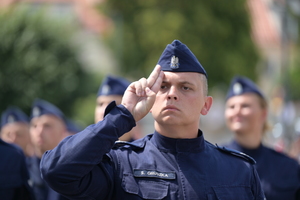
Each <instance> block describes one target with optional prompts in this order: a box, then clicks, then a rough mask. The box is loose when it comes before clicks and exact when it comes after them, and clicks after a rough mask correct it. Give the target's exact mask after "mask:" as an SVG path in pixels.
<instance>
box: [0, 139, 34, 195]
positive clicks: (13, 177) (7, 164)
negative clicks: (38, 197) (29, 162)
mask: <svg viewBox="0 0 300 200" xmlns="http://www.w3.org/2000/svg"><path fill="white" fill-rule="evenodd" d="M28 181H29V174H28V170H27V166H26V162H25V156H24V153H23V151H22V150H21V148H19V147H18V146H16V145H14V144H9V143H6V142H4V141H2V140H1V139H0V199H1V200H2V199H3V200H32V199H34V196H33V193H32V189H31V188H30V186H29V184H28Z"/></svg>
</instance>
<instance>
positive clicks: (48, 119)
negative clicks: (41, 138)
mask: <svg viewBox="0 0 300 200" xmlns="http://www.w3.org/2000/svg"><path fill="white" fill-rule="evenodd" d="M31 123H32V124H37V123H64V122H63V120H61V119H60V118H59V117H57V116H55V115H51V114H45V115H41V116H38V117H34V118H32V120H31Z"/></svg>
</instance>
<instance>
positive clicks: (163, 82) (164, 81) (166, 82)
mask: <svg viewBox="0 0 300 200" xmlns="http://www.w3.org/2000/svg"><path fill="white" fill-rule="evenodd" d="M168 83H170V81H167V80H163V81H162V84H168ZM178 84H188V85H196V84H194V83H191V82H189V81H179V83H178Z"/></svg>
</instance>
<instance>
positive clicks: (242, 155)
mask: <svg viewBox="0 0 300 200" xmlns="http://www.w3.org/2000/svg"><path fill="white" fill-rule="evenodd" d="M216 147H217V149H218V150H220V151H222V152H225V153H227V154H231V155H234V156H237V157H240V158H243V159H244V160H246V161H248V162H250V163H251V164H256V161H255V160H254V159H253V158H252V157H251V156H249V155H247V154H245V153H243V152H240V151H237V150H234V149H230V148H227V147H223V146H222V147H221V146H218V145H217V144H216Z"/></svg>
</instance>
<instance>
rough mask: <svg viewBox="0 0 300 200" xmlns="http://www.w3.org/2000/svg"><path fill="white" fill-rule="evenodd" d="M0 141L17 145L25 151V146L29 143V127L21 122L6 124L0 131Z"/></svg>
mask: <svg viewBox="0 0 300 200" xmlns="http://www.w3.org/2000/svg"><path fill="white" fill-rule="evenodd" d="M1 139H2V140H3V141H5V142H8V143H14V144H17V145H19V146H20V147H21V148H22V149H23V150H25V148H26V145H27V144H29V143H30V142H31V140H30V134H29V125H28V124H27V123H23V122H14V123H9V124H6V125H5V126H3V127H2V129H1Z"/></svg>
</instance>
